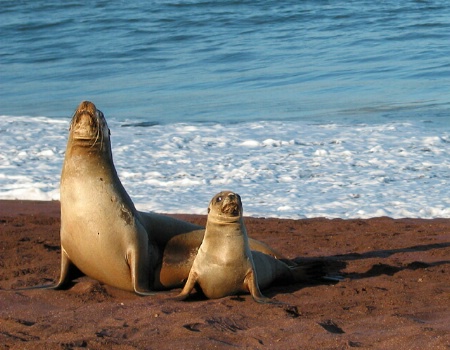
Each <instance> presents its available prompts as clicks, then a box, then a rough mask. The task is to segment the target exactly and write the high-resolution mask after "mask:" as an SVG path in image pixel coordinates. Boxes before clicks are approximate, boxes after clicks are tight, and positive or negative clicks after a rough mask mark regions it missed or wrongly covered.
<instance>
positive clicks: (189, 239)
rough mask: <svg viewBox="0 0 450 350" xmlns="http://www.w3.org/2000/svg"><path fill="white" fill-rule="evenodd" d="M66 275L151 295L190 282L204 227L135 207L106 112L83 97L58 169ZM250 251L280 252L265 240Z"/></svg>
mask: <svg viewBox="0 0 450 350" xmlns="http://www.w3.org/2000/svg"><path fill="white" fill-rule="evenodd" d="M60 192H61V198H60V200H61V232H60V234H61V274H60V277H59V281H58V282H57V284H56V285H52V286H40V287H35V288H55V289H62V288H65V287H67V285H68V284H69V282H70V281H71V280H72V279H73V278H75V277H77V275H76V274H75V271H77V270H79V271H81V272H82V273H83V274H85V275H87V276H89V277H92V278H94V279H97V280H99V281H100V282H103V283H105V284H108V285H111V286H114V287H117V288H120V289H124V290H129V291H134V292H136V293H137V294H142V295H147V294H151V292H150V291H151V290H155V289H167V288H171V287H175V286H180V285H182V283H183V282H184V281H185V280H186V278H187V276H188V274H189V270H190V268H191V266H192V262H193V260H194V258H195V255H196V252H197V250H198V247H199V246H200V244H201V242H202V240H203V235H204V228H203V227H201V226H198V225H194V224H191V223H188V222H185V221H182V220H176V219H174V218H171V217H168V216H165V215H159V214H155V213H143V212H140V211H138V210H136V208H135V206H134V204H133V202H132V200H131V199H130V197H129V195H128V194H127V192H126V190H125V189H124V187H123V186H122V183H121V182H120V179H119V177H118V175H117V172H116V169H115V166H114V162H113V157H112V152H111V141H110V130H109V128H108V125H107V123H106V120H105V117H104V115H103V113H102V112H101V111H100V110H98V109H97V108H96V107H95V105H94V104H93V103H92V102H89V101H83V102H82V103H81V104H80V105H79V106H78V108H77V110H76V111H75V113H74V116H73V118H72V121H71V124H70V132H69V138H68V142H67V148H66V154H65V159H64V164H63V169H62V174H61V186H60ZM251 245H252V248H253V249H256V250H260V251H262V252H265V253H267V254H271V255H274V256H277V257H281V256H280V255H279V254H278V253H277V252H275V251H273V250H272V249H270V248H269V247H268V246H267V245H265V244H264V243H262V242H258V241H254V240H251Z"/></svg>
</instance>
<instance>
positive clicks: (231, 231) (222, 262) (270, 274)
mask: <svg viewBox="0 0 450 350" xmlns="http://www.w3.org/2000/svg"><path fill="white" fill-rule="evenodd" d="M296 274H298V275H296ZM305 277H306V274H305V269H303V268H302V267H300V266H299V267H298V269H297V268H295V267H290V266H288V265H287V264H286V263H284V262H282V261H280V260H277V259H275V258H273V257H271V256H269V255H266V254H263V253H260V252H255V251H253V252H252V251H251V250H250V247H249V243H248V237H247V231H246V229H245V225H244V221H243V209H242V202H241V198H240V196H239V195H238V194H236V193H233V192H231V191H223V192H220V193H218V194H216V195H215V196H214V197H213V198H212V200H211V202H210V203H209V207H208V220H207V222H206V231H205V237H204V239H203V242H202V245H201V246H200V248H199V250H198V253H197V256H196V257H195V260H194V263H193V265H192V268H191V271H190V273H189V277H188V280H187V282H186V284H185V286H184V288H183V290H182V291H181V293H180V294H179V295H178V296H176V297H175V298H176V299H177V300H184V299H186V298H187V297H188V296H189V294H190V292H191V291H192V289H193V288H194V287H195V286H197V285H198V286H199V287H200V289H201V291H202V292H203V293H204V294H205V296H206V297H208V298H210V299H216V298H222V297H225V296H229V295H234V294H240V293H245V292H249V293H250V294H251V295H252V297H253V299H254V300H255V301H257V302H262V303H267V302H272V301H271V300H270V299H268V298H266V297H264V296H263V295H262V293H261V291H260V288H261V289H263V288H265V287H267V286H269V285H270V284H271V283H272V282H274V281H275V280H284V281H285V282H294V281H296V280H304V279H305Z"/></svg>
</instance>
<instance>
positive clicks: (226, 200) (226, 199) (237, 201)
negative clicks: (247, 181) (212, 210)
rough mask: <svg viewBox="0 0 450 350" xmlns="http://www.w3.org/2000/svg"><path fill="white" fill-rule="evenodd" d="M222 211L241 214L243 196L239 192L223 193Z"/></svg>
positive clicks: (231, 214) (228, 213)
mask: <svg viewBox="0 0 450 350" xmlns="http://www.w3.org/2000/svg"><path fill="white" fill-rule="evenodd" d="M219 198H222V208H221V212H222V213H223V214H227V215H230V216H239V215H240V214H241V208H242V204H241V197H240V196H239V195H238V194H237V193H233V192H228V193H223V195H222V196H221V197H219Z"/></svg>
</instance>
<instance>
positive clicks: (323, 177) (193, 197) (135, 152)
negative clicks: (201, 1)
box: [0, 116, 450, 218]
mask: <svg viewBox="0 0 450 350" xmlns="http://www.w3.org/2000/svg"><path fill="white" fill-rule="evenodd" d="M68 125H69V120H68V119H64V120H63V119H50V118H44V117H35V118H29V117H5V116H3V117H1V116H0V135H1V138H0V198H1V199H38V200H51V199H58V198H59V177H60V172H61V166H62V162H63V157H64V151H65V146H66V140H67V134H68ZM109 125H110V128H111V134H112V143H113V155H114V161H115V165H116V168H117V171H118V174H119V176H120V178H121V180H122V182H123V184H124V186H125V188H126V189H127V191H128V192H129V194H130V196H131V197H132V199H133V200H134V202H135V204H136V206H137V207H138V208H139V209H142V210H149V211H150V210H151V211H157V212H166V213H200V214H203V213H206V208H207V205H208V202H209V200H210V199H211V197H212V196H213V195H214V194H215V193H217V192H219V191H220V190H223V189H231V190H233V191H236V192H237V193H239V194H240V195H241V197H242V199H243V203H244V210H245V213H246V215H251V216H265V217H284V218H304V217H319V216H324V217H330V218H335V217H339V218H368V217H376V216H390V217H394V218H398V217H421V218H435V217H450V196H449V187H450V186H449V182H450V130H448V128H447V129H445V128H444V129H442V128H434V127H432V125H430V124H427V123H422V122H408V123H400V122H397V123H388V124H360V125H345V124H313V123H307V122H273V121H272V122H250V123H238V124H201V123H198V124H189V125H187V124H167V125H155V126H152V127H145V128H142V127H122V126H121V125H124V123H120V122H118V121H114V120H113V121H109Z"/></svg>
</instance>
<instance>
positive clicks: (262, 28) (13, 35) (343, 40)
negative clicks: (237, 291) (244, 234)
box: [0, 0, 450, 218]
mask: <svg viewBox="0 0 450 350" xmlns="http://www.w3.org/2000/svg"><path fill="white" fill-rule="evenodd" d="M449 10H450V3H449V2H447V1H389V2H385V1H380V2H372V1H346V2H332V1H301V2H299V1H262V0H261V1H215V2H212V1H133V2H124V1H91V2H88V3H86V2H82V1H65V2H59V1H33V2H23V1H2V11H1V12H0V32H1V37H2V39H1V40H2V41H1V45H0V199H12V198H19V199H43V200H48V199H58V198H59V175H60V170H61V166H62V160H63V156H64V151H65V143H66V139H67V134H68V130H67V129H68V124H69V120H70V117H71V115H72V113H73V111H74V109H75V108H76V106H77V105H78V103H79V102H80V101H82V100H85V99H87V100H91V101H93V102H94V103H95V104H96V105H97V107H98V108H99V109H101V110H102V111H103V112H104V113H105V116H106V118H107V120H108V123H109V125H110V128H111V132H112V140H113V154H114V159H115V163H116V167H117V169H118V172H119V176H120V177H121V180H122V181H123V183H124V185H125V187H126V189H127V190H128V192H129V193H130V195H131V197H132V198H133V200H134V202H135V203H136V205H137V207H138V208H140V209H143V210H154V211H159V212H168V213H176V212H183V213H205V211H206V207H207V205H208V201H209V200H210V198H211V197H212V196H213V195H214V194H215V193H217V192H219V191H220V190H223V189H231V190H234V191H236V192H238V193H239V194H240V195H241V196H242V198H243V203H244V210H245V212H246V214H248V215H252V216H273V217H288V218H302V217H315V216H326V217H341V218H350V217H352V218H353V217H363V218H366V217H373V216H381V215H388V216H391V217H424V218H433V217H450V196H449V195H448V193H449V191H448V189H449V181H450V164H449V163H450V157H449V156H450V136H449V135H450V94H449V91H450V61H449V57H450V46H449V45H448V33H449V30H450V17H449V16H448V13H450V12H449Z"/></svg>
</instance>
